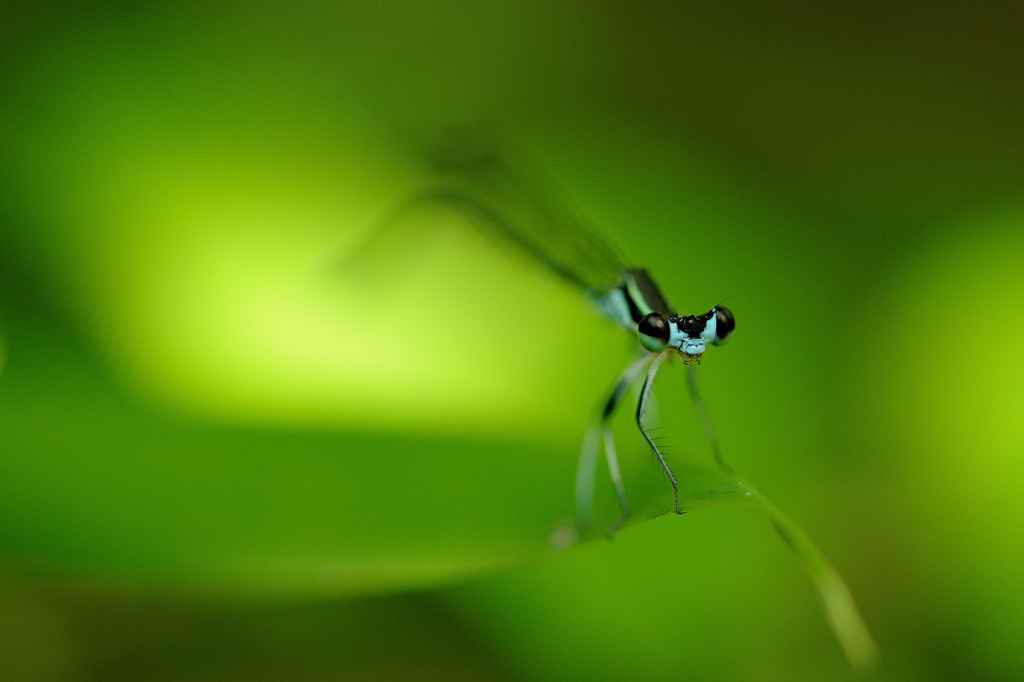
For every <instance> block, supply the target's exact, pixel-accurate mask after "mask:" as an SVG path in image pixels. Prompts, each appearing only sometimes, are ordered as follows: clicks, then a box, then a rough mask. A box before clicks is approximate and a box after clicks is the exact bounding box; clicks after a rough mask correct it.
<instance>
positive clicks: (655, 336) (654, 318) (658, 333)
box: [637, 313, 671, 353]
mask: <svg viewBox="0 0 1024 682" xmlns="http://www.w3.org/2000/svg"><path fill="white" fill-rule="evenodd" d="M669 334H671V330H670V329H669V327H668V320H666V319H665V317H664V316H663V315H660V314H658V313H650V314H648V315H644V317H643V319H642V320H640V324H639V325H637V337H639V339H640V345H641V346H643V347H644V348H646V349H647V350H649V351H651V352H652V353H658V352H660V351H663V350H665V347H666V346H668V338H669Z"/></svg>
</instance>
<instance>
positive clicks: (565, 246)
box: [416, 155, 625, 290]
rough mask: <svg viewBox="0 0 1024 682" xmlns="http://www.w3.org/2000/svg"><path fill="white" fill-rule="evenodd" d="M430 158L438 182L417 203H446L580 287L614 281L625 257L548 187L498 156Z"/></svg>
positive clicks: (605, 285)
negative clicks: (530, 178)
mask: <svg viewBox="0 0 1024 682" xmlns="http://www.w3.org/2000/svg"><path fill="white" fill-rule="evenodd" d="M431 161H432V164H433V166H434V168H435V170H436V171H437V172H438V174H439V178H440V182H439V183H438V185H437V186H435V187H432V188H430V189H428V190H427V191H425V192H424V193H423V194H422V195H421V196H420V197H418V198H417V199H416V201H417V202H437V203H441V204H445V205H450V206H451V207H452V208H454V209H456V210H458V211H459V212H460V213H462V214H463V215H465V216H466V217H467V219H469V220H470V222H472V223H473V224H474V225H476V226H477V227H479V228H480V229H481V230H483V231H485V232H488V233H490V234H492V235H493V236H495V237H498V238H500V239H502V240H503V241H505V242H507V243H509V244H512V245H514V246H515V247H517V248H518V249H520V250H522V251H524V252H526V253H527V254H529V255H531V256H532V257H533V258H535V259H536V260H539V261H541V262H543V263H544V264H545V265H546V266H547V267H548V268H549V269H550V270H551V271H552V272H553V273H555V274H557V275H558V276H560V277H561V278H563V279H564V280H567V281H569V282H571V283H573V284H575V285H577V286H579V287H582V288H584V289H598V290H603V289H606V288H607V287H609V286H610V285H612V284H614V283H615V282H616V281H617V280H618V278H619V275H620V273H621V271H622V270H623V268H624V267H625V264H624V259H623V258H622V257H621V256H620V254H619V253H618V252H617V251H616V250H615V248H614V247H612V246H610V245H609V244H607V243H606V242H605V241H603V240H602V239H601V238H600V237H598V236H597V235H595V234H594V232H593V231H592V230H590V229H589V228H588V227H587V225H586V224H585V223H584V221H583V220H582V219H581V218H580V217H579V216H578V215H577V214H576V213H575V212H574V211H573V210H571V209H570V207H569V203H568V201H566V200H565V199H564V198H563V197H561V196H559V195H558V193H557V192H556V191H555V190H554V189H553V188H552V187H549V186H545V185H544V184H543V183H540V182H538V181H537V180H534V181H532V182H531V181H529V180H527V178H526V175H525V174H523V173H517V172H516V171H515V170H514V169H513V168H512V167H511V166H509V165H508V164H506V163H505V162H503V161H501V160H500V159H498V158H497V157H496V156H491V155H487V156H475V157H466V156H465V155H463V156H461V157H458V158H456V157H453V156H451V155H448V156H441V155H438V156H435V157H434V158H432V159H431Z"/></svg>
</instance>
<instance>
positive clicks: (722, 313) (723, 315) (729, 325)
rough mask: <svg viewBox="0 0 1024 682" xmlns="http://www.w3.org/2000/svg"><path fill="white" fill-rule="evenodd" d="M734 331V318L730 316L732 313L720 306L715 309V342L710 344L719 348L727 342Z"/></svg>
mask: <svg viewBox="0 0 1024 682" xmlns="http://www.w3.org/2000/svg"><path fill="white" fill-rule="evenodd" d="M734 329H736V318H735V317H733V316H732V311H731V310H729V309H728V308H722V307H721V306H719V307H718V308H715V340H714V341H712V343H713V344H715V345H716V346H721V345H722V344H723V343H725V342H726V341H728V340H729V337H730V336H732V331H733V330H734Z"/></svg>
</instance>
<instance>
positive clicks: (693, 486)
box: [553, 364, 879, 672]
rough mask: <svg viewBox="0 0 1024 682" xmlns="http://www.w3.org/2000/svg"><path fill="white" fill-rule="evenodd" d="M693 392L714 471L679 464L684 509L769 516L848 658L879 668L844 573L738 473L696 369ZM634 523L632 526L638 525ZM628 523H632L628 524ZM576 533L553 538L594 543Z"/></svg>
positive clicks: (591, 447) (588, 455)
mask: <svg viewBox="0 0 1024 682" xmlns="http://www.w3.org/2000/svg"><path fill="white" fill-rule="evenodd" d="M688 369H689V371H688V372H687V375H688V388H689V392H690V398H691V400H692V401H693V404H694V406H695V407H696V409H697V413H698V415H699V417H700V421H701V424H702V426H703V428H704V431H705V433H706V435H707V436H708V439H709V441H710V443H711V450H712V454H713V462H714V466H713V467H698V466H692V465H691V466H684V467H680V466H676V467H674V473H675V477H676V480H677V482H678V485H679V501H680V505H681V506H682V507H683V508H684V509H685V510H686V511H691V510H694V509H699V508H702V507H707V506H711V505H716V504H742V505H745V506H750V507H752V509H753V510H754V511H757V512H758V513H760V514H763V515H764V516H765V517H766V518H767V519H768V520H769V522H770V523H771V524H772V526H773V527H774V528H775V530H776V531H777V532H778V534H779V535H780V536H781V537H782V539H783V541H785V543H786V544H787V545H788V546H789V547H790V548H791V549H792V550H793V551H794V552H795V553H796V555H797V556H798V557H799V558H800V560H801V562H802V563H803V565H804V568H805V569H806V570H807V572H808V573H809V574H810V577H811V580H812V582H813V584H814V587H815V589H817V590H818V594H819V595H820V597H821V599H822V602H823V604H824V607H825V615H826V618H827V620H828V623H829V625H830V626H831V628H832V630H833V632H834V633H835V635H836V637H837V639H838V640H839V644H840V646H841V647H842V649H843V653H844V654H845V655H846V658H847V660H848V661H849V663H850V666H851V667H852V668H854V669H855V670H857V671H859V672H867V671H870V670H871V669H873V668H874V666H875V664H876V663H877V660H878V656H879V654H878V648H877V646H876V645H875V643H874V640H873V639H872V637H871V634H870V632H869V631H868V629H867V626H866V625H865V624H864V621H863V619H862V618H861V615H860V612H859V611H858V610H857V605H856V604H855V603H854V600H853V596H852V595H851V594H850V591H849V589H848V588H847V586H846V583H845V582H844V581H843V579H842V577H841V576H840V575H839V572H838V571H836V569H835V568H834V567H833V566H832V564H830V563H829V561H828V559H826V558H825V556H824V555H823V554H822V553H821V551H820V550H819V549H818V548H817V546H816V545H815V544H814V543H813V542H812V541H811V539H810V538H809V537H808V536H807V534H806V533H804V531H803V530H802V529H801V528H800V527H799V526H798V525H797V524H796V523H794V522H793V521H792V520H791V519H790V518H789V517H788V516H786V515H785V514H784V513H783V512H782V511H781V510H779V509H778V508H777V507H775V506H774V505H773V504H771V503H770V502H769V501H768V500H767V499H766V498H765V497H764V496H763V495H762V494H761V493H759V492H758V491H757V490H756V489H755V488H754V487H753V486H752V485H750V483H749V482H747V481H746V480H745V479H744V478H742V477H740V476H739V475H737V474H736V473H735V472H734V471H733V469H732V467H730V466H729V465H728V464H726V462H725V459H724V458H723V456H722V453H721V450H720V448H719V445H718V440H717V438H716V436H715V434H714V431H713V429H712V428H711V424H710V422H709V421H708V418H707V414H706V412H705V409H704V402H703V400H702V399H701V396H700V393H699V391H698V390H697V380H696V365H695V364H691V365H690V366H689V368H688ZM598 433H599V430H598V429H596V428H592V429H590V430H589V431H588V434H587V437H586V438H585V441H584V446H583V452H584V454H583V456H582V457H581V466H580V471H581V474H580V476H579V477H578V479H577V481H578V483H579V485H580V486H581V487H583V488H586V487H589V486H592V485H593V481H594V468H595V467H594V464H595V462H594V459H595V458H596V452H597V446H598V442H597V441H598V440H599V438H598ZM588 499H589V498H588V495H587V494H586V491H585V490H584V491H581V490H580V489H578V490H577V508H578V509H579V510H580V511H579V512H578V513H579V516H580V517H582V518H589V517H590V513H591V509H590V507H589V502H588ZM670 513H672V512H671V511H661V512H660V513H657V514H655V515H653V516H652V517H651V518H658V517H660V516H665V515H667V514H670ZM636 522H637V521H636V520H634V521H633V522H632V523H636ZM626 525H629V522H627V524H626ZM575 530H576V529H569V528H562V529H561V530H560V531H559V532H556V534H555V535H554V536H553V544H555V545H561V546H562V547H567V546H569V545H571V544H572V543H573V542H576V541H578V540H583V539H593V538H594V537H595V533H594V532H593V531H592V530H591V531H588V532H587V533H586V534H582V535H581V536H579V537H578V536H577V534H576V532H575Z"/></svg>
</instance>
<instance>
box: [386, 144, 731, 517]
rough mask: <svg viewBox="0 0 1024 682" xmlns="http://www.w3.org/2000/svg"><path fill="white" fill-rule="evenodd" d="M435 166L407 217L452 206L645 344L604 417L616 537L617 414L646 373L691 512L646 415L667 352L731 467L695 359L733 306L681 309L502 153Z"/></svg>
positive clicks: (586, 502) (585, 486)
mask: <svg viewBox="0 0 1024 682" xmlns="http://www.w3.org/2000/svg"><path fill="white" fill-rule="evenodd" d="M433 162H434V165H435V168H436V170H437V171H438V172H439V174H440V177H441V178H442V180H441V181H440V182H439V183H438V184H436V185H433V186H431V187H430V188H429V189H427V190H425V191H424V192H423V193H421V194H419V195H417V196H416V197H415V198H414V199H413V200H412V201H410V202H408V203H407V204H405V205H403V207H402V208H401V209H400V213H401V212H405V211H407V210H409V209H410V208H412V207H414V206H416V205H419V204H423V203H439V204H445V205H449V206H452V207H454V208H455V209H457V210H458V211H459V212H460V213H462V214H463V215H464V216H465V217H466V218H467V219H468V220H469V221H470V222H471V223H473V224H474V225H476V226H477V227H479V228H480V229H481V230H482V231H484V232H486V233H489V234H490V235H492V236H494V237H495V238H498V239H500V240H502V241H505V242H506V243H508V244H511V245H513V246H514V247H516V248H518V249H519V250H520V251H521V252H524V253H525V254H527V255H529V256H531V257H532V258H534V259H535V260H537V261H539V262H541V263H543V264H544V266H546V268H547V269H548V270H550V271H551V272H552V273H554V274H555V275H557V276H558V277H560V278H561V279H562V280H563V281H566V282H568V283H569V284H571V285H573V286H575V287H577V288H578V289H580V290H582V291H583V292H584V295H585V296H586V297H587V298H588V299H589V300H590V301H592V302H593V303H594V304H595V305H596V308H597V310H598V311H599V312H600V313H601V314H602V315H603V316H604V317H606V318H607V319H609V320H611V321H612V322H614V323H615V324H617V325H618V326H620V327H621V328H623V329H624V330H626V331H627V332H629V333H631V334H633V335H634V336H635V337H636V339H637V341H638V357H637V359H636V360H634V361H633V362H631V363H630V365H629V366H628V367H627V368H626V369H625V370H624V371H623V372H622V374H621V375H620V376H619V378H618V381H616V383H615V387H614V389H613V390H612V392H611V394H610V395H609V396H608V398H607V399H606V400H605V401H604V402H603V403H602V406H601V410H600V416H599V419H598V420H597V426H598V427H599V429H600V434H601V437H602V440H603V443H604V451H605V456H606V458H607V461H608V468H609V472H610V475H611V479H612V483H613V484H614V486H615V492H616V495H617V497H618V502H619V507H620V510H621V515H620V516H619V518H618V519H617V520H616V521H615V523H614V524H613V525H612V526H611V527H610V528H609V529H608V533H607V534H608V535H609V536H611V535H612V534H614V533H615V531H616V530H617V529H618V528H619V527H620V526H621V525H622V523H623V522H625V520H626V519H627V518H628V517H629V513H630V512H629V503H628V501H627V498H626V492H625V488H624V487H623V484H622V476H621V474H620V471H619V463H618V456H617V454H616V450H615V440H614V437H613V434H612V428H611V418H612V415H613V414H614V412H615V409H616V407H618V405H619V404H620V403H621V402H622V398H623V396H624V395H625V393H626V391H627V390H628V389H629V387H630V386H632V385H633V384H634V383H635V382H636V381H637V380H638V379H639V377H640V375H641V374H643V373H645V372H646V376H645V378H644V381H643V386H642V388H641V390H640V397H639V400H638V402H637V405H636V424H637V426H638V427H639V429H640V433H641V434H642V435H643V437H644V439H645V440H646V442H647V444H648V445H649V446H650V448H651V450H652V451H653V452H654V454H655V456H656V457H657V458H658V462H659V463H660V464H661V467H662V469H663V470H664V471H665V474H666V475H667V476H668V479H669V481H670V482H671V484H672V490H673V493H674V496H675V511H676V513H678V514H683V513H685V512H684V510H683V509H682V508H681V507H680V505H679V486H678V483H677V482H676V478H675V476H674V474H673V473H672V470H671V469H670V468H669V466H668V464H667V463H666V461H665V458H664V456H663V455H662V452H661V450H660V449H659V448H658V446H657V445H656V444H655V442H654V440H653V439H652V438H651V435H650V433H649V431H648V430H647V428H645V427H644V412H645V409H646V407H647V403H648V398H649V394H650V390H651V386H652V383H653V381H654V377H655V375H656V374H657V372H658V368H659V367H660V365H661V364H662V362H663V361H664V360H666V359H667V358H668V357H670V356H672V355H676V356H678V357H679V359H681V360H682V361H683V362H684V363H686V364H689V365H690V369H691V371H690V392H691V396H692V397H693V399H694V402H695V405H696V407H697V409H698V412H699V413H700V417H701V420H702V421H703V423H704V427H705V430H706V431H707V434H708V437H709V439H710V440H711V442H712V448H713V450H714V451H715V456H716V458H717V459H718V460H719V464H720V465H722V466H723V467H724V466H725V465H724V462H723V461H722V460H721V457H720V454H719V452H718V448H717V442H716V441H715V438H714V434H713V432H712V431H711V428H710V425H709V423H708V421H707V418H706V416H705V414H704V410H703V404H702V403H701V402H700V397H699V395H698V393H697V391H696V383H695V375H694V373H693V365H694V364H696V363H699V362H700V358H701V356H702V355H703V354H704V352H705V351H706V350H707V347H708V346H720V345H722V344H724V343H725V342H726V341H728V340H729V338H730V336H731V335H732V333H733V330H734V329H735V328H736V320H735V318H734V317H733V314H732V312H731V311H730V310H729V309H728V308H725V307H724V306H722V305H716V306H715V307H713V308H711V310H709V311H707V312H705V313H703V314H700V315H680V314H679V313H677V312H676V310H675V309H674V308H673V307H672V306H671V305H670V304H669V302H668V299H667V298H666V297H665V296H664V294H662V292H661V289H659V288H658V286H657V284H655V282H654V280H653V279H652V278H651V276H650V275H649V274H648V273H647V271H646V270H644V269H643V268H636V267H629V266H627V265H626V263H625V259H624V258H622V257H621V256H620V255H619V254H618V252H617V251H616V250H615V249H614V248H613V247H611V246H610V245H608V244H607V243H605V242H604V241H603V240H601V239H600V238H599V237H598V236H597V235H596V234H594V232H593V231H592V230H590V229H589V228H588V227H587V226H586V224H585V223H584V221H583V220H582V219H581V218H579V217H578V216H577V214H576V213H575V212H574V211H573V210H571V209H570V208H569V205H568V202H567V201H565V200H563V199H561V198H560V197H557V196H555V195H554V194H552V193H551V191H550V189H549V187H548V186H546V185H541V184H537V183H531V182H530V181H529V180H528V179H527V178H526V177H525V176H524V175H521V174H517V173H516V172H515V171H514V169H513V168H512V167H510V166H508V165H507V164H505V163H504V162H503V161H501V160H500V159H498V158H497V157H494V156H476V157H451V156H449V157H444V158H442V157H437V158H434V159H433ZM397 218H398V215H396V216H392V218H391V220H389V221H388V222H389V223H391V224H394V223H395V222H396V221H397ZM589 433H590V432H589V431H588V434H589ZM592 441H593V439H592V438H589V437H587V438H585V439H584V448H583V453H582V454H581V457H580V466H579V470H578V474H577V482H576V508H577V527H578V529H580V530H581V531H582V530H585V529H586V528H587V527H589V525H590V517H591V507H592V494H593V479H594V473H593V470H594V456H593V455H595V454H596V448H597V447H598V446H597V443H594V442H592Z"/></svg>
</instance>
